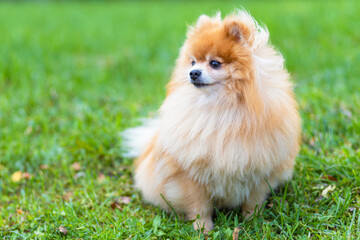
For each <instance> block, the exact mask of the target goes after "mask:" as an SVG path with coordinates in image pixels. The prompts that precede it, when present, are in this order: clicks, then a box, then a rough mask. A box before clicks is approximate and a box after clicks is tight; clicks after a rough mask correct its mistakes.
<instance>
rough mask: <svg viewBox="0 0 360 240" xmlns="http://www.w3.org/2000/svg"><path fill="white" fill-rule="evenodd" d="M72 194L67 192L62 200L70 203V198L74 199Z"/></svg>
mask: <svg viewBox="0 0 360 240" xmlns="http://www.w3.org/2000/svg"><path fill="white" fill-rule="evenodd" d="M72 195H73V194H72V193H71V192H67V193H66V194H65V195H63V196H62V199H63V200H64V201H66V202H68V201H70V198H71V197H72Z"/></svg>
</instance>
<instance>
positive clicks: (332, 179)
mask: <svg viewBox="0 0 360 240" xmlns="http://www.w3.org/2000/svg"><path fill="white" fill-rule="evenodd" d="M321 179H327V180H330V181H334V182H337V181H338V180H337V179H336V178H335V177H333V176H331V175H326V174H325V175H324V176H322V177H321Z"/></svg>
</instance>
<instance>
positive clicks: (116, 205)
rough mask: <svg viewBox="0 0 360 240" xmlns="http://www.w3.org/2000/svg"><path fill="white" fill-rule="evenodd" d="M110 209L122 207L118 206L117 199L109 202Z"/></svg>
mask: <svg viewBox="0 0 360 240" xmlns="http://www.w3.org/2000/svg"><path fill="white" fill-rule="evenodd" d="M110 207H111V209H112V210H114V209H115V208H117V209H119V210H122V207H121V206H120V204H119V202H118V201H117V200H115V201H114V202H112V203H111V205H110Z"/></svg>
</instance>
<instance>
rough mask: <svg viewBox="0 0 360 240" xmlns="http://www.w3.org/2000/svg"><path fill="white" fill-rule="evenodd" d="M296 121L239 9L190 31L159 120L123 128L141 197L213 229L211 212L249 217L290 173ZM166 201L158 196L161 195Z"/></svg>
mask: <svg viewBox="0 0 360 240" xmlns="http://www.w3.org/2000/svg"><path fill="white" fill-rule="evenodd" d="M299 135H300V117H299V114H298V110H297V103H296V101H295V100H294V94H293V91H292V85H291V83H290V82H289V74H288V72H287V71H286V69H285V68H284V59H283V57H282V56H281V55H280V54H279V53H278V52H277V51H276V50H274V48H273V47H272V46H271V45H270V44H269V33H268V30H267V29H266V28H265V27H262V26H260V25H259V24H258V23H257V22H256V21H255V20H254V19H253V18H252V17H251V16H250V14H248V13H247V12H245V11H244V10H238V11H237V12H236V13H234V14H232V15H229V16H227V17H225V18H224V19H223V20H222V19H221V17H220V14H217V15H216V16H215V17H208V16H205V15H202V16H200V17H199V19H198V21H197V23H196V24H195V25H194V26H193V27H190V29H189V31H188V33H187V39H186V41H185V43H184V45H183V47H182V48H181V51H180V56H179V58H178V59H177V62H176V67H175V70H174V72H173V75H172V78H171V81H170V83H169V84H168V86H167V96H166V99H165V101H164V103H163V104H162V106H161V108H160V112H159V117H158V118H157V119H155V120H149V121H147V122H146V123H145V124H144V125H143V126H141V127H137V128H133V129H129V130H127V131H125V132H124V136H125V138H126V139H125V141H124V144H125V145H127V147H128V149H129V152H128V154H127V156H139V157H138V158H137V160H136V162H135V166H136V171H135V182H136V186H137V188H138V189H140V190H141V192H142V194H143V197H144V199H145V200H146V201H148V202H150V203H152V204H154V205H157V206H160V207H161V208H163V209H165V210H167V211H171V209H170V206H169V205H168V203H166V201H165V200H164V198H165V199H166V200H167V201H168V202H169V203H170V204H171V206H172V207H173V208H174V209H175V210H176V211H178V212H182V213H184V214H185V215H186V217H187V218H188V219H195V218H196V216H197V215H198V214H199V215H200V217H201V219H200V220H199V219H198V220H196V221H195V222H194V228H195V229H198V228H199V227H205V231H209V230H211V229H212V228H213V226H214V225H213V221H212V218H211V216H212V212H213V209H214V206H215V207H217V208H222V207H226V208H234V207H237V206H241V207H242V211H243V214H244V215H245V216H249V215H251V214H253V213H254V210H255V208H256V206H257V205H258V206H261V205H262V204H263V202H264V201H265V199H266V197H267V195H268V194H269V192H270V187H271V188H276V187H277V186H278V185H279V184H281V183H282V182H284V181H286V180H289V179H290V178H291V176H292V171H293V166H294V162H295V157H296V155H297V153H298V150H299ZM162 196H163V197H164V198H163V197H162Z"/></svg>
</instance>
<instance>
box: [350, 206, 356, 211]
mask: <svg viewBox="0 0 360 240" xmlns="http://www.w3.org/2000/svg"><path fill="white" fill-rule="evenodd" d="M348 209H349V211H350V212H353V211H354V210H355V209H356V207H349V208H348Z"/></svg>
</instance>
